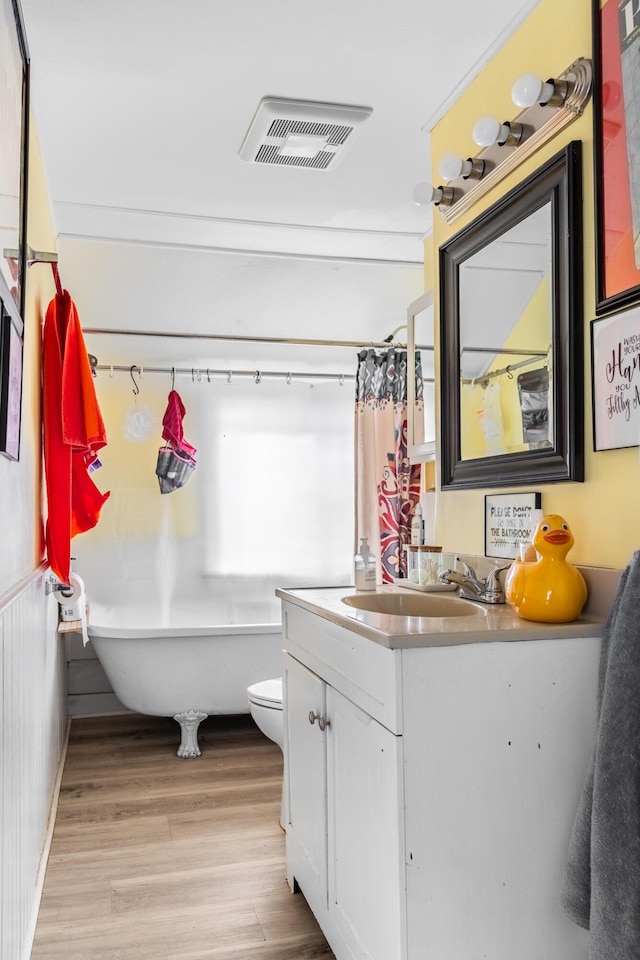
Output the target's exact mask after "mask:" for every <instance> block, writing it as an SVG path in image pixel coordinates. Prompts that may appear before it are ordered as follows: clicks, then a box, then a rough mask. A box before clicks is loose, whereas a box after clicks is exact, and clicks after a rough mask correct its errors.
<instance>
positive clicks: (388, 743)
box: [284, 611, 405, 960]
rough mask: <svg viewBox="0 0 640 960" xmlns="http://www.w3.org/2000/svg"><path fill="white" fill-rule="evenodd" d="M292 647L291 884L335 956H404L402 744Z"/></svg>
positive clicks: (288, 690) (376, 959)
mask: <svg viewBox="0 0 640 960" xmlns="http://www.w3.org/2000/svg"><path fill="white" fill-rule="evenodd" d="M299 613H300V612H299V611H294V612H293V616H292V615H291V613H290V614H289V617H288V623H289V628H291V623H292V620H296V621H297V620H299V619H302V621H304V619H305V616H304V615H303V616H302V617H301V618H300V616H299ZM300 626H302V629H304V625H303V624H301V625H300ZM327 626H331V625H327ZM295 632H296V631H295V630H294V633H295ZM307 635H308V629H307ZM329 639H330V638H329ZM343 642H344V641H343ZM365 643H367V641H365ZM287 646H291V647H293V651H289V652H287V655H286V657H285V668H284V678H285V681H284V682H285V702H286V704H287V709H286V728H285V730H286V732H285V738H286V747H285V754H286V764H287V775H286V785H287V786H286V789H287V802H286V809H287V862H288V872H289V879H290V882H291V883H292V885H293V884H294V881H295V882H296V883H297V884H298V885H299V886H300V888H301V889H302V891H303V893H304V895H305V897H306V899H307V900H308V902H309V905H310V906H311V908H312V910H313V911H314V913H315V914H316V917H317V918H318V920H319V922H320V925H321V926H322V927H323V929H324V931H325V934H326V936H327V939H328V940H329V942H330V943H331V945H332V947H333V949H334V951H335V952H336V956H340V955H341V954H340V951H341V950H342V956H344V957H350V958H351V957H353V958H356V957H357V958H358V960H360V958H370V960H391V958H393V957H401V956H404V945H403V944H404V930H405V924H404V889H403V883H404V881H403V877H404V863H403V853H402V851H403V848H404V843H403V838H402V831H403V815H402V809H403V805H402V798H401V796H400V794H399V790H400V785H401V783H402V738H401V737H400V736H398V735H397V734H396V733H394V732H392V731H391V730H389V729H387V728H386V727H385V726H383V724H382V723H380V722H379V721H378V720H376V719H375V718H374V717H373V716H372V715H371V714H370V713H369V712H367V711H366V710H365V709H363V708H362V707H361V706H359V705H358V703H357V702H354V700H353V699H349V697H348V696H345V694H344V693H343V692H341V691H340V689H338V688H337V687H336V686H333V685H332V683H331V682H328V680H327V679H326V674H327V673H331V670H330V669H328V668H326V667H325V669H323V667H322V665H321V664H318V663H317V662H314V663H313V667H314V668H315V669H310V668H309V667H308V666H305V665H303V663H302V662H301V659H298V657H300V658H302V659H311V660H312V661H313V660H314V658H313V657H312V656H311V657H309V656H308V655H307V657H305V651H304V649H303V648H299V647H298V645H297V644H295V643H287ZM347 652H348V653H353V652H354V651H353V649H351V650H349V651H347ZM293 653H295V654H297V657H296V656H294V655H292V654H293ZM379 653H381V654H384V653H386V654H387V655H388V657H389V659H391V660H392V659H393V655H392V654H391V653H390V651H383V650H382V649H381V648H380V650H379ZM347 659H348V657H347ZM316 670H317V671H318V672H316ZM323 674H324V675H325V676H324V677H323ZM333 679H335V678H333ZM389 679H391V678H389ZM337 683H338V686H340V683H339V680H338V681H337ZM347 686H349V684H348V683H347ZM349 692H350V693H351V694H352V696H354V699H355V700H356V701H357V700H358V699H359V697H358V695H357V691H354V690H350V691H349Z"/></svg>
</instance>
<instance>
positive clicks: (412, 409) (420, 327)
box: [407, 291, 436, 463]
mask: <svg viewBox="0 0 640 960" xmlns="http://www.w3.org/2000/svg"><path fill="white" fill-rule="evenodd" d="M433 340H434V312H433V291H429V292H428V293H424V294H423V295H422V296H421V297H418V299H417V300H414V301H413V303H411V304H409V308H408V310H407V350H408V356H409V358H410V359H409V364H408V382H407V389H408V397H409V402H408V404H407V430H408V437H407V452H408V455H409V460H410V462H411V463H424V462H426V461H427V460H433V459H434V458H435V453H436V392H435V359H434V349H433ZM412 357H414V358H415V359H411V358H412ZM416 371H418V372H419V376H416Z"/></svg>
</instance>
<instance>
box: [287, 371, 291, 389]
mask: <svg viewBox="0 0 640 960" xmlns="http://www.w3.org/2000/svg"><path fill="white" fill-rule="evenodd" d="M287 386H289V387H290V386H291V374H290V373H288V374H287Z"/></svg>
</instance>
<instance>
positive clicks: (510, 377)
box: [505, 363, 513, 380]
mask: <svg viewBox="0 0 640 960" xmlns="http://www.w3.org/2000/svg"><path fill="white" fill-rule="evenodd" d="M505 369H506V371H507V376H508V377H509V380H513V374H512V373H511V364H510V363H509V364H507V366H506V368H505Z"/></svg>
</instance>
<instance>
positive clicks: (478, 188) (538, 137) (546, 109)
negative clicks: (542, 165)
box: [438, 57, 593, 223]
mask: <svg viewBox="0 0 640 960" xmlns="http://www.w3.org/2000/svg"><path fill="white" fill-rule="evenodd" d="M551 83H553V85H554V87H555V89H557V90H558V91H562V96H560V95H558V96H551V99H550V100H549V101H548V102H546V103H534V104H533V105H532V106H530V107H526V108H525V109H523V110H521V111H520V113H519V114H518V115H517V116H516V117H514V119H513V120H511V121H509V122H505V123H504V124H502V126H504V127H509V128H510V129H512V130H513V129H514V128H515V129H516V130H519V129H520V128H521V131H522V132H521V135H520V136H519V138H516V137H509V138H506V139H504V140H503V141H502V142H500V140H498V141H497V142H495V143H492V144H490V145H489V146H487V147H485V148H484V149H483V150H481V151H480V152H479V153H478V154H477V155H476V156H475V157H470V158H469V161H476V162H478V163H479V162H480V161H482V162H483V164H484V166H483V168H482V170H483V172H482V175H481V179H477V178H476V179H473V178H471V177H467V178H465V177H464V176H460V177H459V178H458V179H456V180H454V181H451V182H450V186H451V189H452V190H453V197H452V199H451V202H450V203H448V204H447V205H445V204H442V203H441V204H439V205H438V210H439V211H440V215H441V216H442V218H443V220H445V221H446V223H453V222H454V221H455V220H456V219H457V218H458V217H459V216H461V214H463V213H466V211H467V210H469V209H471V207H472V206H473V204H474V203H475V202H476V201H477V200H478V199H479V198H480V197H482V196H484V194H485V193H488V192H489V190H491V189H492V188H493V187H495V186H496V185H497V184H498V183H500V181H501V180H503V179H504V177H506V176H507V175H508V174H509V173H511V172H512V171H513V170H515V169H516V167H518V166H519V165H520V164H521V163H522V162H523V161H524V160H526V159H528V157H530V156H531V155H532V154H534V153H535V152H536V151H537V150H539V149H540V147H542V146H543V145H544V144H545V143H547V142H548V141H549V140H551V139H552V137H555V136H556V134H557V133H559V132H560V131H561V130H563V129H564V128H565V127H566V126H568V125H569V124H570V123H572V122H573V121H574V120H575V119H576V118H577V117H579V116H582V113H583V112H584V108H585V106H586V104H587V103H588V101H589V98H590V96H591V91H592V83H593V70H592V64H591V60H587V59H585V58H583V57H581V58H579V59H578V60H575V61H574V62H573V63H572V64H571V65H570V66H569V67H567V69H566V70H565V71H564V72H563V73H561V74H560V75H559V77H558V78H557V79H555V80H554V81H547V84H543V87H548V86H550V85H551Z"/></svg>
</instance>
